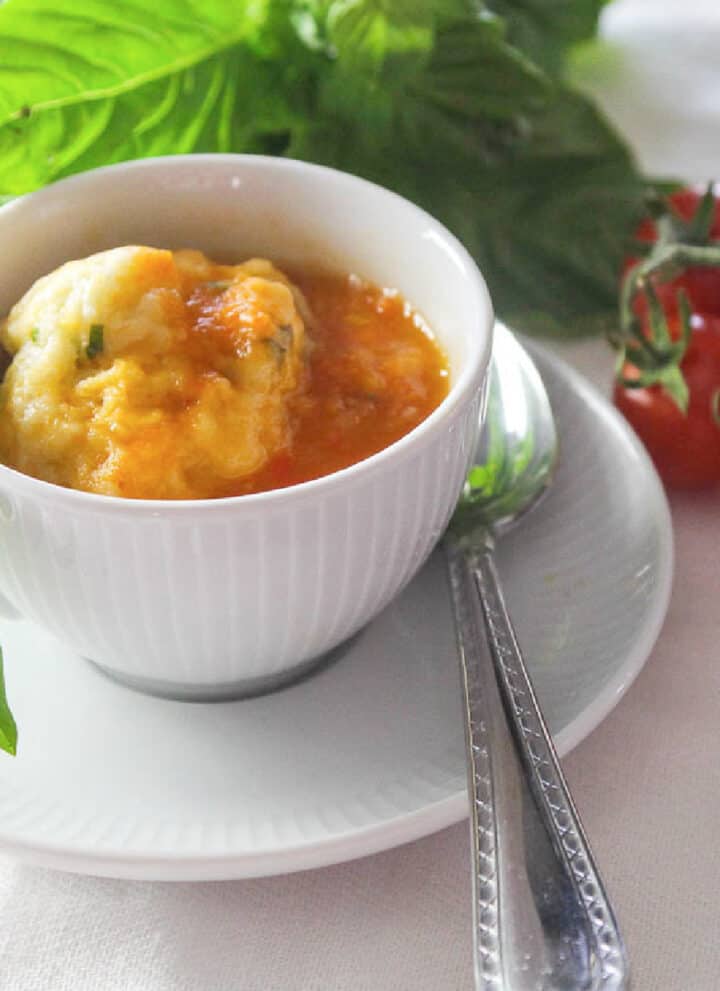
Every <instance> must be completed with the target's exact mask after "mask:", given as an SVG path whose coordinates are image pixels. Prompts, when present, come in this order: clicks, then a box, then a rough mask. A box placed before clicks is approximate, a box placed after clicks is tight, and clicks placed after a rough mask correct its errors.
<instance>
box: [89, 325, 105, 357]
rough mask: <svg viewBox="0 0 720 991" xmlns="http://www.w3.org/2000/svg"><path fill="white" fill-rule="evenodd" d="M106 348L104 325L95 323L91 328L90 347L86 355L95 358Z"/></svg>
mask: <svg viewBox="0 0 720 991" xmlns="http://www.w3.org/2000/svg"><path fill="white" fill-rule="evenodd" d="M104 347H105V343H104V341H103V325H102V324H101V323H94V324H93V325H92V327H91V328H90V335H89V337H88V346H87V347H86V348H85V354H86V355H87V356H88V358H94V357H95V356H96V355H98V354H101V353H102V350H103V348H104Z"/></svg>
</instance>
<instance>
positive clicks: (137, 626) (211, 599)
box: [0, 393, 479, 695]
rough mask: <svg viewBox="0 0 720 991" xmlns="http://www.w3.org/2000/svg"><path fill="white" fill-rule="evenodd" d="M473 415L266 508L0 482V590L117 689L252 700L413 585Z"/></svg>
mask: <svg viewBox="0 0 720 991" xmlns="http://www.w3.org/2000/svg"><path fill="white" fill-rule="evenodd" d="M478 406H479V393H476V394H475V396H473V397H471V398H470V400H469V401H468V402H467V403H466V404H465V405H464V406H460V405H458V407H457V408H456V410H455V417H454V419H453V421H452V422H451V423H450V424H449V426H448V424H444V425H443V429H441V430H440V429H436V430H435V431H434V432H428V433H427V434H426V435H425V436H424V437H423V438H422V441H423V442H422V443H419V444H418V445H417V446H416V449H414V450H413V451H412V452H410V453H408V452H407V451H406V452H405V456H404V457H401V458H398V459H397V460H395V459H393V458H390V457H388V458H387V459H386V460H385V461H384V462H383V463H382V464H379V465H376V466H375V470H372V471H368V472H367V473H363V472H356V473H349V474H347V475H346V476H345V477H341V476H336V478H335V479H333V483H337V484H331V485H329V486H325V487H323V486H322V485H320V486H315V487H307V488H306V489H304V490H303V488H299V489H296V490H294V491H293V490H287V491H286V492H284V493H280V494H279V496H280V497H279V498H273V499H270V500H266V501H263V500H262V499H260V500H252V499H248V500H243V499H242V498H241V499H232V500H218V501H217V502H215V503H211V504H209V503H207V502H203V503H200V504H198V505H197V506H193V505H192V504H191V503H190V504H188V503H185V504H183V505H178V506H177V507H170V508H169V510H168V509H166V508H161V509H153V508H152V505H151V504H148V503H142V504H139V503H138V504H134V503H133V502H132V501H130V500H127V501H126V502H125V504H124V505H123V504H122V503H120V504H118V501H115V500H113V501H107V502H106V501H105V500H103V499H102V498H98V499H94V500H92V499H91V500H88V499H86V498H83V497H82V496H80V498H78V499H76V500H74V499H73V495H76V494H74V493H69V492H60V490H58V489H57V488H56V487H54V486H50V485H44V484H42V483H34V482H33V481H31V480H29V479H24V480H22V483H21V484H20V485H19V486H17V490H16V491H13V479H14V480H15V481H17V476H16V475H14V473H10V472H6V473H5V474H4V475H3V483H4V484H2V487H0V589H1V590H2V591H3V592H4V593H5V594H6V596H7V598H8V599H9V600H10V601H11V603H12V604H13V605H14V606H16V607H17V609H18V610H19V611H20V612H21V613H22V614H23V615H24V616H26V617H27V618H29V619H31V620H33V621H36V622H38V623H40V624H41V625H43V626H44V627H46V628H47V629H48V630H50V631H51V632H52V633H54V634H55V635H56V636H57V637H59V638H60V639H61V640H63V641H64V642H65V643H66V644H67V645H69V646H71V647H72V648H73V649H74V650H76V651H77V652H79V653H80V654H82V655H83V656H85V657H87V658H90V659H92V660H94V661H96V662H97V663H98V664H100V665H101V666H103V667H104V668H107V669H108V670H109V671H111V672H112V673H114V674H116V675H117V676H119V677H121V678H126V679H128V678H129V679H138V680H140V681H141V682H147V683H148V685H150V686H151V687H152V688H153V689H154V690H158V691H161V692H162V691H166V692H167V693H168V694H183V695H184V694H189V695H193V694H196V693H199V694H209V695H212V694H213V693H214V692H213V690H214V689H217V691H218V693H221V694H222V693H225V692H227V691H233V690H235V691H237V692H242V691H243V689H253V688H254V687H255V684H256V683H257V684H258V685H260V686H261V685H262V682H263V681H264V680H265V679H278V678H280V677H282V676H283V675H286V674H288V673H289V672H291V671H292V670H293V669H295V668H296V667H298V666H299V665H302V664H303V663H305V662H307V661H309V660H310V659H312V658H316V657H319V656H321V655H323V654H324V653H325V652H327V651H328V650H330V649H331V648H332V647H334V646H335V645H337V644H338V643H340V642H341V641H342V640H344V639H346V638H347V637H349V636H350V635H352V634H353V633H354V632H355V631H356V630H358V629H360V627H362V626H363V625H364V624H365V623H367V622H368V621H369V620H370V619H372V617H373V616H375V615H377V613H378V612H379V611H380V610H381V609H382V608H383V607H384V606H385V605H387V603H388V602H389V601H390V599H392V598H393V597H394V596H395V595H396V594H397V592H398V591H399V590H400V589H401V588H402V587H403V586H404V585H405V584H406V583H407V582H408V581H409V580H410V578H412V576H413V575H414V574H415V573H416V571H417V570H418V568H419V567H420V565H421V564H422V563H423V561H424V560H425V559H426V557H427V555H428V554H429V552H430V550H431V549H432V547H433V545H434V544H435V543H436V542H437V540H438V539H439V537H440V536H441V534H442V533H443V531H444V529H445V527H446V525H447V523H448V520H449V518H450V515H451V514H452V511H453V508H454V506H455V503H456V500H457V497H458V495H459V493H460V490H461V487H462V484H463V479H464V476H465V472H466V469H467V467H468V462H469V459H470V455H471V452H472V446H473V439H474V437H475V435H476V431H477V422H478ZM361 467H362V466H361ZM8 480H10V481H9V484H8ZM59 492H60V497H58V494H59Z"/></svg>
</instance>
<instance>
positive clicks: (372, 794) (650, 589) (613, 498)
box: [0, 348, 672, 880]
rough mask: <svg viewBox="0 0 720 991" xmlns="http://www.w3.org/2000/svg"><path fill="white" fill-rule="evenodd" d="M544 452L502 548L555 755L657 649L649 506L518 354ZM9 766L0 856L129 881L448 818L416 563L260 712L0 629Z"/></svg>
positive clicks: (381, 840) (444, 681)
mask: <svg viewBox="0 0 720 991" xmlns="http://www.w3.org/2000/svg"><path fill="white" fill-rule="evenodd" d="M533 350H534V353H535V356H536V358H537V360H538V364H539V366H540V369H541V372H542V373H543V377H544V378H545V380H546V383H547V385H548V388H549V391H550V394H551V397H552V400H553V404H554V407H555V412H556V414H557V418H558V424H559V429H560V436H561V441H562V458H561V466H560V469H559V472H558V477H557V483H556V485H555V486H554V488H553V490H552V491H551V493H550V495H549V496H548V497H547V499H546V500H545V502H544V503H543V504H542V505H541V506H540V507H539V508H538V509H537V510H536V511H535V512H533V513H532V514H531V515H530V516H529V517H528V519H527V520H526V522H525V523H524V524H523V525H522V526H520V527H519V528H518V529H517V530H516V531H514V532H513V533H512V534H510V535H509V536H508V537H507V538H505V539H504V540H503V542H502V543H501V545H500V549H499V565H500V569H501V573H502V575H503V577H504V579H505V588H506V592H507V599H508V602H509V603H510V604H511V608H512V612H513V615H514V618H515V621H516V625H517V628H518V632H519V637H520V641H521V643H522V644H523V646H524V648H525V651H526V655H527V660H528V665H529V667H530V668H531V672H532V675H533V678H534V681H535V685H536V688H537V693H538V695H539V697H540V701H541V703H542V704H543V707H544V710H545V714H546V716H547V719H548V723H549V725H550V728H551V730H552V732H553V734H554V736H555V740H556V743H557V745H558V747H559V749H560V751H561V753H566V752H567V751H568V750H570V749H571V748H572V747H573V746H575V744H577V743H578V742H579V741H580V740H582V738H583V737H584V736H586V735H587V734H588V733H589V732H590V731H591V730H592V729H593V728H594V727H595V726H596V725H597V724H598V723H599V722H600V721H601V720H602V719H603V718H604V717H605V716H606V715H607V713H608V712H609V711H610V710H611V709H612V708H613V706H614V705H615V704H616V703H617V702H618V700H619V699H620V697H621V696H622V694H623V693H624V691H625V690H626V689H627V687H628V686H629V685H630V683H631V682H632V680H633V679H634V677H635V676H636V675H637V673H638V671H639V670H640V668H641V667H642V665H643V663H644V661H645V659H646V657H647V655H648V653H649V652H650V649H651V647H652V645H653V643H654V641H655V638H656V636H657V634H658V632H659V630H660V626H661V624H662V620H663V617H664V615H665V610H666V607H667V602H668V597H669V590H670V582H671V572H672V535H671V526H670V519H669V514H668V510H667V505H666V502H665V498H664V495H663V493H662V490H661V488H660V485H659V483H658V481H657V477H656V475H655V473H654V471H653V469H652V468H651V467H650V464H649V462H648V459H647V458H646V456H645V454H644V452H643V451H642V449H641V448H640V446H639V444H638V443H637V442H636V441H635V439H634V437H633V435H632V434H631V433H630V431H629V430H628V428H627V427H626V426H625V424H624V421H623V420H622V419H621V418H620V417H619V416H617V415H616V413H615V412H614V411H613V410H612V409H611V407H610V406H609V405H608V404H607V403H606V402H605V400H604V399H602V398H601V397H600V396H599V395H598V394H597V393H596V392H595V391H594V390H592V388H591V387H589V386H588V385H586V384H585V382H584V380H582V379H581V378H580V377H579V376H578V374H577V373H575V372H573V371H571V370H570V369H568V368H567V367H566V366H564V365H562V364H561V363H559V362H558V361H557V360H556V359H555V358H551V357H549V356H548V355H547V354H546V353H543V352H542V351H540V350H539V349H535V348H534V349H533ZM0 643H2V645H3V647H4V650H5V657H6V662H7V681H8V692H9V696H10V699H11V703H12V705H13V707H14V710H15V714H16V717H17V722H18V725H19V727H20V753H19V756H18V757H17V758H15V759H12V758H10V757H6V756H5V755H2V754H0V846H1V847H2V848H4V849H5V850H6V851H8V852H12V853H14V854H16V855H18V856H20V857H23V858H25V859H27V860H28V861H32V862H33V863H36V864H42V865H45V866H51V867H58V868H63V869H67V870H73V871H80V872H87V873H92V874H105V875H110V876H114V877H127V878H145V879H151V878H158V879H166V880H192V879H219V878H237V877H249V876H258V875H265V874H275V873H281V872H285V871H294V870H300V869H302V868H308V867H317V866H320V865H323V864H330V863H334V862H337V861H341V860H348V859H351V858H353V857H358V856H361V855H363V854H368V853H372V852H374V851H377V850H382V849H386V848H388V847H391V846H394V845H396V844H399V843H403V842H405V841H408V840H412V839H415V838H417V837H419V836H423V835H425V834H428V833H431V832H433V831H434V830H437V829H440V828H441V827H443V826H446V825H448V824H450V823H452V822H455V821H456V820H459V819H460V818H462V817H463V816H465V815H466V796H465V763H464V753H463V728H462V715H461V707H460V700H459V683H458V671H457V659H456V653H455V645H454V632H453V627H452V621H451V613H450V604H449V600H448V593H447V588H446V582H445V574H444V565H443V560H442V558H441V557H440V556H439V555H437V554H436V555H435V556H434V557H433V558H432V559H431V560H430V562H429V563H428V564H427V566H426V567H425V568H424V569H423V571H422V573H421V574H420V575H419V577H418V578H417V579H416V580H415V581H414V582H413V583H412V585H411V586H410V587H409V588H408V589H407V590H406V591H405V592H404V593H403V595H402V596H401V597H400V598H399V599H398V600H397V601H396V602H395V603H394V604H393V605H391V606H390V607H389V608H388V609H387V610H386V611H385V613H383V615H382V616H381V617H380V618H379V619H377V620H376V621H375V622H374V623H372V624H371V625H370V626H369V627H368V628H367V629H366V630H365V631H364V632H362V633H361V634H360V635H358V636H357V637H356V638H355V639H354V640H353V641H352V642H351V643H350V644H348V645H346V646H345V647H344V648H342V649H341V650H340V651H338V652H337V654H336V656H335V658H334V659H333V660H332V663H329V664H327V665H325V666H324V667H322V668H321V669H320V670H316V671H315V672H314V673H312V674H311V675H310V676H309V677H307V678H306V679H305V680H304V681H302V682H299V683H297V684H295V685H293V686H291V687H289V688H286V689H284V690H282V691H278V692H276V693H275V694H273V695H269V696H265V697H263V698H255V699H250V700H245V701H241V702H224V703H215V704H193V703H187V702H171V701H166V700H162V699H157V698H150V697H147V696H143V695H139V694H137V693H135V692H133V691H132V690H130V689H127V688H124V687H122V686H120V685H118V684H115V683H114V682H112V681H110V680H108V679H107V678H105V677H104V676H103V675H102V674H100V673H99V672H98V671H97V670H96V669H95V668H93V667H92V666H91V665H90V664H88V663H87V662H85V661H83V660H81V659H80V658H79V657H77V656H74V655H73V654H72V653H71V652H69V651H68V650H66V649H64V648H63V647H61V646H58V644H57V643H56V642H55V641H54V640H53V639H52V638H51V637H50V636H49V635H48V634H45V633H43V632H42V631H41V630H39V629H38V628H37V627H34V626H31V625H30V624H28V623H22V622H19V623H13V622H10V621H1V622H0Z"/></svg>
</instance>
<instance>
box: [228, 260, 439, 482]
mask: <svg viewBox="0 0 720 991" xmlns="http://www.w3.org/2000/svg"><path fill="white" fill-rule="evenodd" d="M289 276H290V278H291V280H292V281H293V282H294V283H295V285H297V286H298V287H299V288H300V289H301V290H302V292H303V294H304V296H305V298H306V300H307V302H308V305H309V307H310V310H311V312H312V315H313V323H312V324H311V326H310V327H309V328H308V331H309V336H310V337H311V339H312V341H313V344H312V347H311V350H310V354H309V360H308V366H307V372H306V374H307V376H308V380H307V382H306V383H305V389H304V390H302V391H301V392H300V393H299V394H298V395H297V396H296V397H294V398H293V399H292V400H291V402H290V413H289V415H290V420H291V428H292V436H293V440H292V444H291V446H290V448H288V449H287V450H285V451H283V452H281V453H279V454H277V455H275V456H274V457H273V458H271V459H270V461H269V462H268V463H267V465H266V466H265V467H264V468H263V469H262V470H261V471H259V472H257V473H256V474H254V475H252V476H250V477H249V478H244V479H242V480H241V481H238V482H236V483H235V484H234V485H233V486H232V487H231V489H230V490H229V491H228V492H226V493H224V494H225V495H245V494H248V493H252V492H264V491H267V490H269V489H277V488H284V487H286V486H288V485H295V484H297V483H299V482H306V481H309V480H311V479H313V478H319V477H321V476H323V475H328V474H330V473H331V472H335V471H338V470H340V469H341V468H347V467H348V466H349V465H353V464H355V463H357V462H358V461H362V460H364V459H365V458H368V457H370V455H372V454H376V453H377V452H378V451H381V450H383V449H384V448H386V447H388V446H389V445H390V444H392V443H394V442H395V441H397V440H399V439H400V438H401V437H403V436H404V435H405V434H407V433H409V432H410V431H411V430H412V429H413V428H414V427H416V426H417V425H418V424H419V423H421V422H422V421H423V420H424V419H426V417H428V416H429V414H430V413H431V412H432V411H433V410H434V409H435V408H436V407H437V406H438V405H439V404H440V403H441V402H442V400H443V399H444V398H445V396H446V395H447V393H448V386H449V374H448V364H447V358H446V356H445V355H444V353H443V352H442V350H441V348H440V346H439V345H438V343H437V342H436V340H435V339H434V338H433V336H432V334H431V333H430V331H429V330H428V329H427V327H426V325H425V324H424V322H423V321H422V319H421V318H420V317H419V316H418V315H417V314H416V313H414V311H413V310H412V308H411V307H410V305H409V304H408V303H407V302H405V300H404V299H403V298H402V296H400V295H399V294H398V293H395V292H393V291H388V290H383V289H380V288H378V287H377V286H374V285H372V284H370V283H367V282H362V281H360V280H359V279H357V278H355V277H354V276H349V277H348V276H338V275H327V274H307V273H297V272H291V273H289Z"/></svg>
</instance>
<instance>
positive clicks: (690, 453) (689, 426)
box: [613, 316, 720, 489]
mask: <svg viewBox="0 0 720 991" xmlns="http://www.w3.org/2000/svg"><path fill="white" fill-rule="evenodd" d="M680 369H681V371H682V373H683V375H684V376H685V381H686V382H687V386H688V389H689V392H690V401H689V404H688V410H687V414H684V413H683V412H682V411H681V410H680V409H679V408H678V406H677V404H676V403H675V401H674V400H673V399H672V398H671V397H670V396H668V395H667V394H666V393H665V392H663V390H662V387H661V386H660V385H652V386H649V387H647V388H642V389H631V388H627V387H625V386H623V385H621V384H620V383H616V384H615V390H614V395H613V398H614V401H615V405H616V406H617V407H618V409H619V410H621V412H622V413H624V415H625V416H626V418H627V419H628V420H629V421H630V423H631V424H632V426H633V427H634V428H635V432H636V433H637V434H638V436H639V437H640V439H641V440H642V441H643V443H644V444H645V447H646V448H647V450H648V452H649V454H650V457H651V458H652V459H653V461H654V463H655V467H656V468H657V470H658V473H659V475H660V477H661V478H662V480H663V481H664V482H665V483H666V484H667V485H668V487H670V488H685V489H689V488H701V487H704V486H708V485H712V484H713V483H717V482H720V426H719V425H718V422H717V416H718V400H719V398H720V318H719V317H714V316H707V317H699V316H696V317H695V318H694V319H693V333H692V337H691V338H690V344H689V345H688V349H687V351H686V352H685V355H684V357H683V360H682V362H681V364H680ZM632 371H633V370H632V368H628V369H627V370H626V375H627V377H631V376H632Z"/></svg>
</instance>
